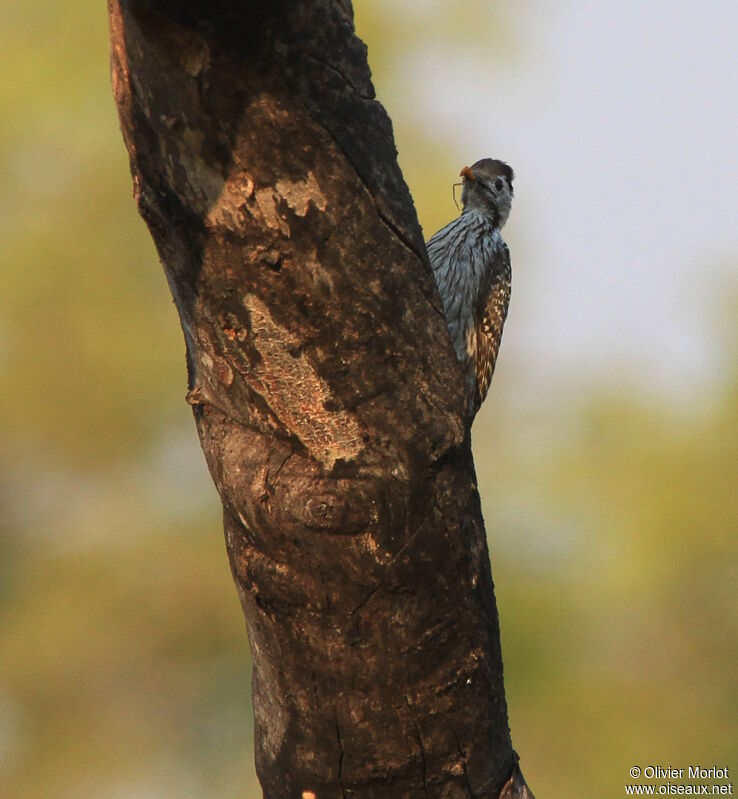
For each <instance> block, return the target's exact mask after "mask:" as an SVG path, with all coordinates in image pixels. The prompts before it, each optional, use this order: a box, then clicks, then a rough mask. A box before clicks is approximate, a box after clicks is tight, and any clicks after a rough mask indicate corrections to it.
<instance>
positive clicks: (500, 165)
mask: <svg viewBox="0 0 738 799" xmlns="http://www.w3.org/2000/svg"><path fill="white" fill-rule="evenodd" d="M461 177H462V178H463V179H464V182H463V189H462V191H461V202H462V204H463V205H464V210H465V211H468V210H474V211H480V212H481V213H483V214H486V215H487V216H489V217H490V218H491V219H492V221H493V222H494V224H495V225H497V226H498V227H502V226H503V225H504V224H505V222H507V218H508V216H510V208H511V207H512V198H513V180H514V179H515V173H514V172H513V171H512V167H510V166H508V165H507V164H506V163H505V162H504V161H498V160H497V159H496V158H482V160H481V161H477V162H476V164H472V166H465V167H464V168H463V169H462V170H461Z"/></svg>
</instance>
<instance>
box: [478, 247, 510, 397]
mask: <svg viewBox="0 0 738 799" xmlns="http://www.w3.org/2000/svg"><path fill="white" fill-rule="evenodd" d="M491 267H492V268H491V269H490V273H489V274H490V282H489V283H487V285H486V286H485V288H484V289H483V290H482V291H480V295H479V306H478V308H477V314H478V316H477V319H478V323H477V352H476V378H477V381H476V382H477V391H476V397H475V403H474V404H475V411H476V410H478V409H479V406H480V405H481V404H482V402H483V401H484V398H485V397H486V396H487V391H488V390H489V384H490V382H491V381H492V375H493V374H494V371H495V364H496V363H497V354H498V353H499V351H500V341H501V340H502V328H503V327H504V325H505V319H506V318H507V309H508V306H509V304H510V277H511V270H510V251H509V250H508V248H507V245H506V244H504V243H503V244H502V246H501V247H497V248H496V249H495V254H494V258H493V260H492V263H491Z"/></svg>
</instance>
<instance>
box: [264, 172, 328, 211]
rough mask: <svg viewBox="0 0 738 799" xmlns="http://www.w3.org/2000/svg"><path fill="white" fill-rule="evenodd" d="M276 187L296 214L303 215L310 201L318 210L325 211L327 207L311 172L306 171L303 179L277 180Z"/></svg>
mask: <svg viewBox="0 0 738 799" xmlns="http://www.w3.org/2000/svg"><path fill="white" fill-rule="evenodd" d="M276 188H277V192H278V193H279V194H280V195H281V196H282V197H283V198H284V199H285V200H286V202H287V205H289V207H290V208H292V210H293V211H294V212H295V213H296V214H297V216H305V214H307V212H308V208H309V207H310V203H312V204H313V205H314V206H315V207H316V208H318V209H319V210H320V211H325V209H326V207H327V202H326V199H325V196H324V195H323V192H322V191H321V190H320V186H319V185H318V181H317V180H316V179H315V175H313V173H312V172H308V174H307V178H306V179H305V180H278V181H277V187H276Z"/></svg>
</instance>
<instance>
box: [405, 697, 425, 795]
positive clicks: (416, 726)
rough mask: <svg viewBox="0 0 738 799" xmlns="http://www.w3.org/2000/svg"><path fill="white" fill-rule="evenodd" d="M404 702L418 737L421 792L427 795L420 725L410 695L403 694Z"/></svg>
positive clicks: (423, 748) (423, 746)
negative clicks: (421, 779)
mask: <svg viewBox="0 0 738 799" xmlns="http://www.w3.org/2000/svg"><path fill="white" fill-rule="evenodd" d="M405 702H406V704H407V708H408V710H409V711H410V718H411V719H412V722H413V727H415V735H416V737H417V739H418V747H419V748H420V763H421V768H422V777H423V793H424V794H425V795H426V796H427V795H428V785H427V784H426V776H427V769H428V766H427V762H426V753H425V745H424V744H423V736H422V735H421V734H420V727H419V726H418V720H417V718H416V717H415V713H414V711H413V706H412V705H411V704H410V697H409V696H407V695H405Z"/></svg>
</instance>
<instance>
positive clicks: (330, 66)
mask: <svg viewBox="0 0 738 799" xmlns="http://www.w3.org/2000/svg"><path fill="white" fill-rule="evenodd" d="M301 52H302V54H303V55H304V56H305V57H306V58H309V59H310V60H311V61H315V62H316V63H317V64H320V65H321V66H323V67H326V69H329V70H330V71H331V72H333V73H334V74H335V75H338V77H339V78H341V79H342V80H343V81H344V83H345V84H346V85H347V86H348V87H350V89H351V91H352V92H353V93H354V94H355V95H356V96H357V97H361V99H362V100H374V99H375V98H374V96H373V95H371V94H364V92H362V91H360V90H359V89H358V88H357V87H356V86H355V85H354V83H353V81H351V80H349V78H348V76H347V75H345V74H344V73H343V72H341V70H340V69H339V68H338V67H336V66H334V65H333V64H331V63H330V62H328V61H326V60H324V59H322V58H320V57H319V56H317V55H315V54H314V53H309V52H308V51H307V50H302V51H301Z"/></svg>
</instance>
